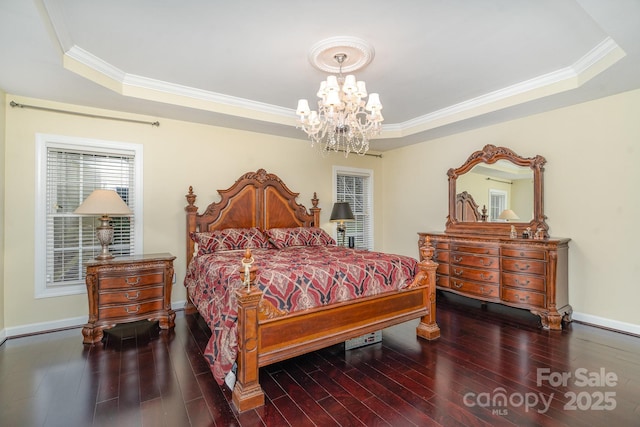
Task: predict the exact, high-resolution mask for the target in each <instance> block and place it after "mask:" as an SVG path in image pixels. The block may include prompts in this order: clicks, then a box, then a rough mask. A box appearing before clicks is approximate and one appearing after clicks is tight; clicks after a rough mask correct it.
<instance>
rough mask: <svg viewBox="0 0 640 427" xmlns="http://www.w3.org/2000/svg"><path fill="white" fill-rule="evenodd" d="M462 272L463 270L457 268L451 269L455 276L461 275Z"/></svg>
mask: <svg viewBox="0 0 640 427" xmlns="http://www.w3.org/2000/svg"><path fill="white" fill-rule="evenodd" d="M462 273H464V270H458V269H457V268H454V269H453V274H455V275H456V276H461V275H462Z"/></svg>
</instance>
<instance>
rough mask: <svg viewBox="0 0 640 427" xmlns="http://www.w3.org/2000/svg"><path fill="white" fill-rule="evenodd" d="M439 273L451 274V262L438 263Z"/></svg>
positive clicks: (437, 270)
mask: <svg viewBox="0 0 640 427" xmlns="http://www.w3.org/2000/svg"><path fill="white" fill-rule="evenodd" d="M436 272H437V273H438V274H446V275H447V276H448V275H449V264H438V268H437V269H436Z"/></svg>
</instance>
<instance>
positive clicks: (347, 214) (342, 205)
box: [330, 202, 355, 221]
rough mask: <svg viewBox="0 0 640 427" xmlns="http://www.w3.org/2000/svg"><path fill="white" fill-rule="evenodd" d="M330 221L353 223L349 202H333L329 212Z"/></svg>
mask: <svg viewBox="0 0 640 427" xmlns="http://www.w3.org/2000/svg"><path fill="white" fill-rule="evenodd" d="M330 220H331V221H353V220H355V216H353V212H352V211H351V206H349V202H335V203H334V204H333V210H332V211H331V218H330Z"/></svg>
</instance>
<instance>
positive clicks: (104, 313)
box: [99, 299, 163, 319]
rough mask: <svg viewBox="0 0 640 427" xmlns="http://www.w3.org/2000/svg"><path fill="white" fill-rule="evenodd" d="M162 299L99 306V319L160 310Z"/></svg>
mask: <svg viewBox="0 0 640 427" xmlns="http://www.w3.org/2000/svg"><path fill="white" fill-rule="evenodd" d="M162 302H163V300H162V299H158V300H153V301H147V302H142V303H139V304H125V305H116V306H105V307H100V308H99V311H100V319H116V318H119V317H129V316H138V315H142V314H146V313H152V312H154V311H160V310H162V308H163V307H162Z"/></svg>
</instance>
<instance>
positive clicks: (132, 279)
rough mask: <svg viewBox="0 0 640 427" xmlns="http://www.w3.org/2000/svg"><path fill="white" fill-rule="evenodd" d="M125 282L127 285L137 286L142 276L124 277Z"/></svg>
mask: <svg viewBox="0 0 640 427" xmlns="http://www.w3.org/2000/svg"><path fill="white" fill-rule="evenodd" d="M124 280H125V282H126V283H127V285H129V286H135V285H137V284H138V283H140V276H136V277H127V278H126V279H124Z"/></svg>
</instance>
